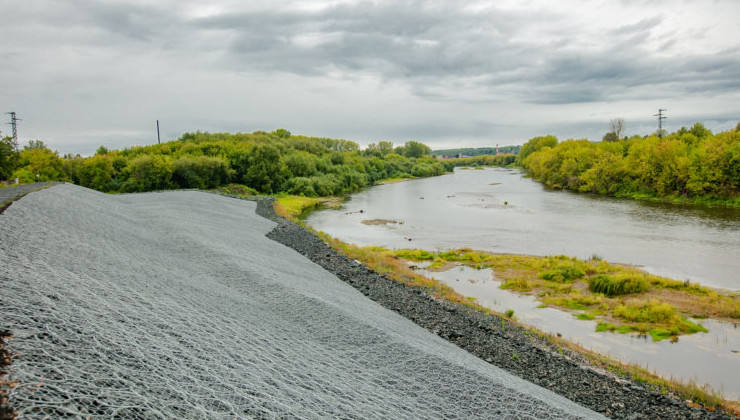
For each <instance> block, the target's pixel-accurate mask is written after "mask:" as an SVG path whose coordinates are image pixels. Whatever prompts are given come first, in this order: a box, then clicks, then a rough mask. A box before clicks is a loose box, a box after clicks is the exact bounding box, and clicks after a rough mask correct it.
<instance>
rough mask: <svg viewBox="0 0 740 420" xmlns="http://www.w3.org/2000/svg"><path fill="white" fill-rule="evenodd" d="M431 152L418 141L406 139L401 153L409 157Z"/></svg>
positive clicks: (417, 156) (418, 156)
mask: <svg viewBox="0 0 740 420" xmlns="http://www.w3.org/2000/svg"><path fill="white" fill-rule="evenodd" d="M430 153H432V149H430V148H429V146H427V145H426V144H424V143H420V142H418V141H407V142H406V144H404V146H403V155H404V156H406V157H410V158H420V157H422V156H425V155H428V154H430Z"/></svg>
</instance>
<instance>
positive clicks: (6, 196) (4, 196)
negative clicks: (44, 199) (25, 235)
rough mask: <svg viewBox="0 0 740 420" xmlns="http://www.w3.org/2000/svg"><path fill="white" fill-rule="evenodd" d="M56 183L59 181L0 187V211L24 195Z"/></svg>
mask: <svg viewBox="0 0 740 420" xmlns="http://www.w3.org/2000/svg"><path fill="white" fill-rule="evenodd" d="M56 184H59V182H37V183H35V184H23V185H18V186H13V187H6V188H0V213H2V212H3V211H5V209H6V208H8V207H9V206H10V205H11V204H13V201H15V200H18V199H19V198H21V197H23V196H24V195H26V194H28V193H31V192H34V191H38V190H42V189H44V188H47V187H50V186H52V185H56Z"/></svg>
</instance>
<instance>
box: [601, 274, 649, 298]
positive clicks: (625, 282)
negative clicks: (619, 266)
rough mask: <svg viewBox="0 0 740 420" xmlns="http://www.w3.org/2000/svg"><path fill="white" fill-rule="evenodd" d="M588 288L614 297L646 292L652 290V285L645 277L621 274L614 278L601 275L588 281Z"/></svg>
mask: <svg viewBox="0 0 740 420" xmlns="http://www.w3.org/2000/svg"><path fill="white" fill-rule="evenodd" d="M588 288H589V289H590V290H591V291H592V292H594V293H602V294H603V295H605V296H608V297H614V296H618V295H629V294H633V293H643V292H646V291H648V289H650V284H648V282H647V280H645V278H644V276H635V275H632V274H630V273H620V274H616V275H613V276H611V275H608V274H599V275H597V276H593V277H591V278H590V279H588Z"/></svg>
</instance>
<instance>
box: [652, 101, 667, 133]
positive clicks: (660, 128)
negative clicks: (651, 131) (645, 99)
mask: <svg viewBox="0 0 740 420" xmlns="http://www.w3.org/2000/svg"><path fill="white" fill-rule="evenodd" d="M666 111H667V109H663V108H658V113H657V114H654V115H653V117H658V137H661V138H662V137H663V120H664V119H666V116H665V115H663V113H664V112H666Z"/></svg>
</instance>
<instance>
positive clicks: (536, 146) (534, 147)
mask: <svg viewBox="0 0 740 420" xmlns="http://www.w3.org/2000/svg"><path fill="white" fill-rule="evenodd" d="M557 144H558V138H557V137H555V136H552V135H548V136H544V137H534V138H532V139H530V140H529V141H528V142H526V143H524V145H522V148H521V149H520V150H519V155H517V161H518V163H519V164H520V165H521V164H524V160H525V159H527V157H528V156H529V155H531V154H532V153H534V152H537V151H539V150H542V149H543V148H545V147H555V146H556V145H557Z"/></svg>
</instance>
